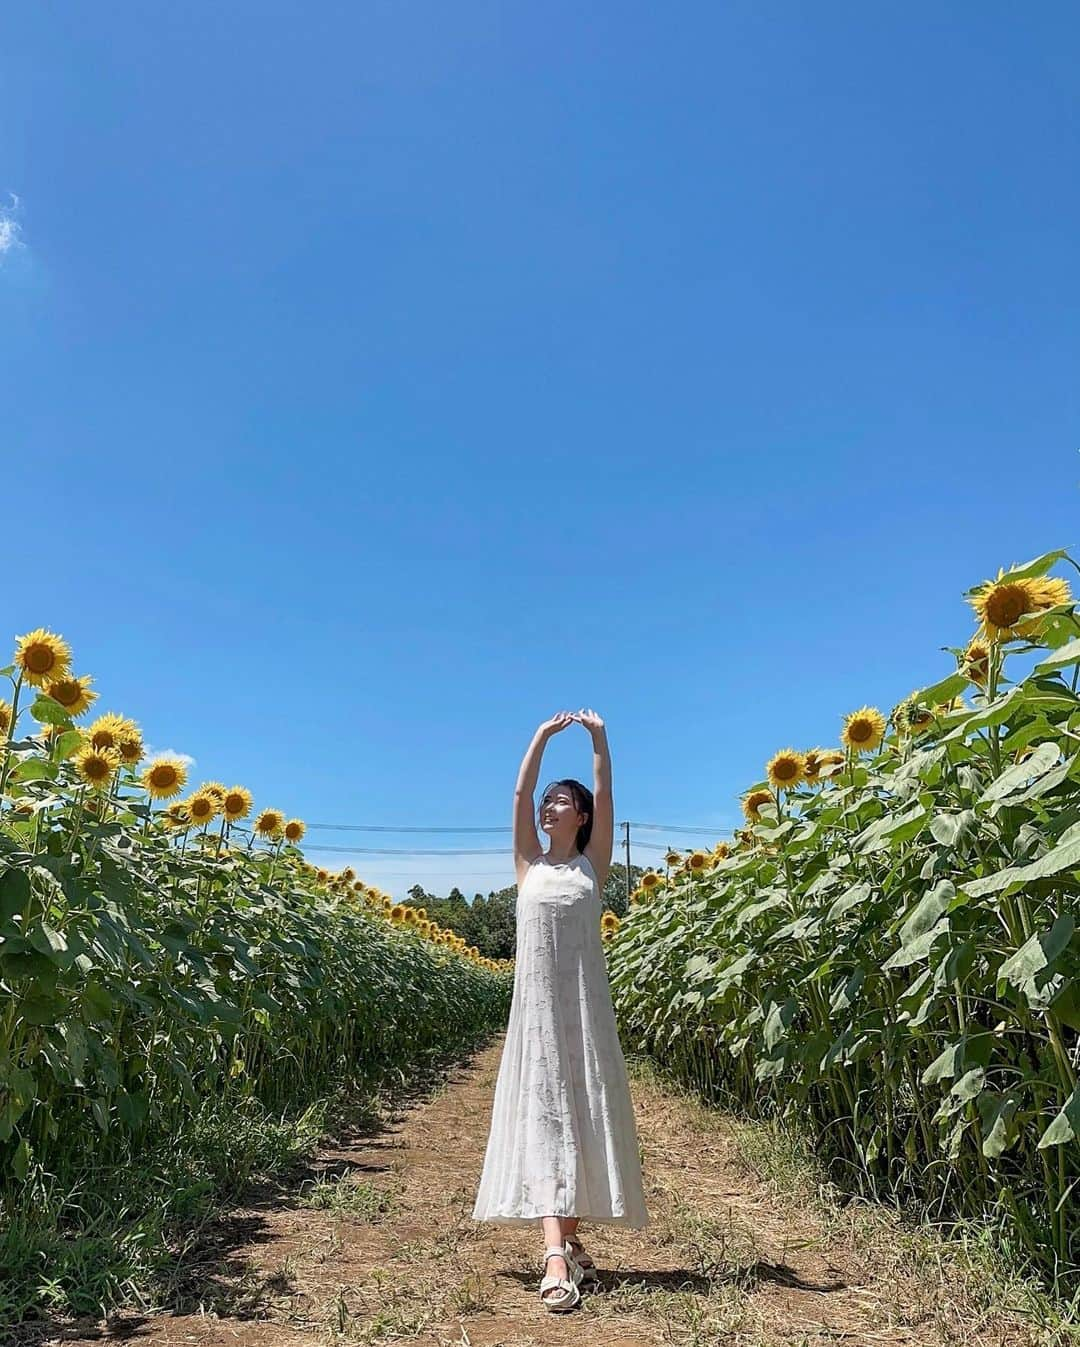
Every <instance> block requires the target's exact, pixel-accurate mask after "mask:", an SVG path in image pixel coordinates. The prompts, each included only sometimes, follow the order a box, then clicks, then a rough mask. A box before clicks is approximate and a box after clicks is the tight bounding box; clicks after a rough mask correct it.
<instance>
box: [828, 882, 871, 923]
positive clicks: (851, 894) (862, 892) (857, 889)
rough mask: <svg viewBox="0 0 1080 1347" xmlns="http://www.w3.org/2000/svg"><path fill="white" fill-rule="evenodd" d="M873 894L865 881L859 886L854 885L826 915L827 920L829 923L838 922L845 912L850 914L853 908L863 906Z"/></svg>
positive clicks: (837, 900) (838, 899)
mask: <svg viewBox="0 0 1080 1347" xmlns="http://www.w3.org/2000/svg"><path fill="white" fill-rule="evenodd" d="M871 892H872V890H871V887H870V885H869V884H867V883H865V882H864V881H860V882H859V883H858V884H852V886H851V887H850V888H849V889H846V890H845V891H844V892H843V893H842V894H841V895H840V897H839V898H837V899H836V901H835V902H834V903H833V905H832V906H831V907H830V908H829V910H828V912H827V913H826V914H825V920H826V921H827V922H829V921H836V920H837V918H838V917H842V916H843V915H844V913H845V912H849V911H850V910H851V909H852V908H853V907H859V906H861V904H863V903H865V902H866V900H867V899H868V898H869V897H870V894H871Z"/></svg>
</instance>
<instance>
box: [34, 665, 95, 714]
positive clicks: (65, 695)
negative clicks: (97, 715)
mask: <svg viewBox="0 0 1080 1347" xmlns="http://www.w3.org/2000/svg"><path fill="white" fill-rule="evenodd" d="M93 681H94V679H93V676H92V675H91V674H82V675H81V676H80V677H78V678H76V676H75V675H74V674H71V675H70V676H69V677H67V678H57V679H56V680H55V681H53V682H52V683H49V684H48V685H47V686H46V688H45V695H46V697H51V698H52V699H53V701H54V702H59V703H60V705H61V706H62V707H63V708H64V710H65V711H66V712H67V713H68V715H69V716H70V717H71V718H72V719H73V720H74V719H75V717H76V716H81V715H82V713H83V712H84V711H88V710H89V709H90V707H91V706H92V705H93V704H94V702H96V701H97V699H98V695H97V693H96V692H93V691H92V690H91V688H90V684H91V683H92V682H93Z"/></svg>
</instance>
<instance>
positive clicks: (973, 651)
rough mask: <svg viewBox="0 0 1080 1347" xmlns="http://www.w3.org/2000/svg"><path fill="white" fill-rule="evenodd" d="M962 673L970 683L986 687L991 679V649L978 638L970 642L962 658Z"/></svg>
mask: <svg viewBox="0 0 1080 1347" xmlns="http://www.w3.org/2000/svg"><path fill="white" fill-rule="evenodd" d="M960 672H961V673H962V674H963V675H964V677H965V678H966V679H967V680H968V682H969V683H975V684H976V685H977V686H978V687H985V686H986V680H987V679H988V678H989V677H990V647H989V646H988V645H987V644H986V642H985V641H980V640H979V638H978V637H977V636H976V637H974V638H973V639H972V640H971V641H969V642H968V645H967V649H966V650H965V651H964V653H963V655H961V657H960Z"/></svg>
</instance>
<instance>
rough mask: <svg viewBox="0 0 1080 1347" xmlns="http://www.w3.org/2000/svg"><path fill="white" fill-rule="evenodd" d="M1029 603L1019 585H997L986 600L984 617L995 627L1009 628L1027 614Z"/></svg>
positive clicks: (1025, 593)
mask: <svg viewBox="0 0 1080 1347" xmlns="http://www.w3.org/2000/svg"><path fill="white" fill-rule="evenodd" d="M1029 602H1030V600H1029V596H1028V593H1027V591H1026V590H1025V589H1023V588H1021V586H1020V585H998V587H997V588H996V589H995V590H993V591H992V592H991V594H990V596H989V597H988V598H987V600H986V616H987V617H988V618H989V619H990V621H991V622H992V623H993V624H994V626H995V627H1011V626H1012V625H1013V623H1014V622H1015V621H1016V620H1017V618H1020V617H1023V615H1024V613H1026V612H1027V610H1028V604H1029Z"/></svg>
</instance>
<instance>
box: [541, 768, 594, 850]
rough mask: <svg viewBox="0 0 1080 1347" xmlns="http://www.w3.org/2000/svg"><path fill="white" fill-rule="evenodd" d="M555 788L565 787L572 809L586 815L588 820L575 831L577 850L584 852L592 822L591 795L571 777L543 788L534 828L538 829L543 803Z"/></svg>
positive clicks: (589, 791)
mask: <svg viewBox="0 0 1080 1347" xmlns="http://www.w3.org/2000/svg"><path fill="white" fill-rule="evenodd" d="M556 786H565V787H566V789H567V790H568V791H569V792H570V798H571V799H572V800H573V802H574V808H575V809H576V810H577V811H578V813H579V814H587V815H588V818H587V819H586V820H585V822H584V823H583V824H582V825H581V827H580V828H579V829H578V830H577V849H578V851H584V850H585V848H586V847H587V846H588V845H589V838H590V837H591V836H592V821H593V793H592V791H591V790H590V789H589V788H588V786H583V785H582V784H581V782H580V781H575V780H574V778H573V777H572V776H570V777H566V778H565V779H564V780H562V781H552V782H550V783H549V784H548V785H546V786H545V787H544V793H543V795H541V796H540V805H539V807H538V809H537V811H536V827H537V830H538V831H539V829H540V818H541V815H542V814H543V811H544V801H545V800H546V799H547V797H548V795H549V794H550V793H551V792H552V791H553V790H554V789H555V788H556Z"/></svg>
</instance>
